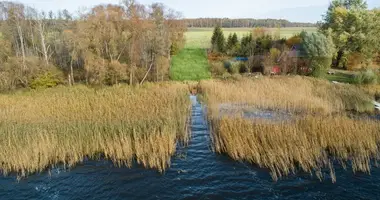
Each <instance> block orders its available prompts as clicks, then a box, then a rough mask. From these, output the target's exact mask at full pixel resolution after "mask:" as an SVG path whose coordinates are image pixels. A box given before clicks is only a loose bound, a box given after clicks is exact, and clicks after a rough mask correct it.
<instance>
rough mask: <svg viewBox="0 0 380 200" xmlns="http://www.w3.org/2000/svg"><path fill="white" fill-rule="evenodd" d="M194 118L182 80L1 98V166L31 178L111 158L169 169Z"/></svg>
mask: <svg viewBox="0 0 380 200" xmlns="http://www.w3.org/2000/svg"><path fill="white" fill-rule="evenodd" d="M189 115H190V100H189V97H188V86H187V85H185V84H177V83H161V84H147V85H145V86H143V87H140V88H135V87H128V86H118V87H112V88H106V89H97V90H94V89H89V88H86V87H82V86H78V87H74V88H58V89H50V90H45V91H34V92H28V93H20V94H13V95H0V169H1V170H2V171H3V173H4V174H7V173H9V172H18V173H19V175H20V176H26V175H28V174H30V173H35V172H40V171H42V170H44V169H46V168H47V167H49V166H51V165H55V164H59V163H63V164H65V165H67V166H68V167H71V166H73V165H75V164H76V163H78V162H82V160H83V159H84V157H90V158H94V159H95V158H97V157H99V155H104V156H105V158H107V159H111V160H112V161H113V162H114V163H115V164H116V165H119V166H131V164H132V162H133V160H136V161H137V162H138V163H139V164H142V165H143V166H145V167H147V168H154V169H157V170H158V171H161V172H162V171H164V170H165V169H166V168H167V167H168V166H169V164H170V158H171V156H172V155H173V154H174V152H175V148H176V144H177V142H181V143H186V142H187V141H188V139H189V133H188V131H187V126H188V118H189Z"/></svg>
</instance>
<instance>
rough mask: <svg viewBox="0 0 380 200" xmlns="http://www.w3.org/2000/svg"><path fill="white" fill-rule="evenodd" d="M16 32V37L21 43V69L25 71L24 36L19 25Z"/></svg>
mask: <svg viewBox="0 0 380 200" xmlns="http://www.w3.org/2000/svg"><path fill="white" fill-rule="evenodd" d="M17 31H18V35H19V37H20V42H21V53H22V66H23V69H24V70H25V69H26V65H25V46H24V36H23V35H22V30H21V26H20V25H19V24H17Z"/></svg>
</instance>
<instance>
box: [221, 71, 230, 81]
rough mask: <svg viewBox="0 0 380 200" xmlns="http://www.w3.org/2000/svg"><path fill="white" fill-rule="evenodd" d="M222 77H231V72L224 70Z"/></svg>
mask: <svg viewBox="0 0 380 200" xmlns="http://www.w3.org/2000/svg"><path fill="white" fill-rule="evenodd" d="M222 78H223V79H229V78H231V74H230V73H228V72H225V73H224V74H223V75H222Z"/></svg>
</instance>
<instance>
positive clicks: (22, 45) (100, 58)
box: [0, 0, 186, 91]
mask: <svg viewBox="0 0 380 200" xmlns="http://www.w3.org/2000/svg"><path fill="white" fill-rule="evenodd" d="M180 16H181V15H180V14H179V13H178V12H176V11H174V10H171V9H169V8H167V7H165V5H163V4H160V3H154V4H152V5H150V6H145V5H142V4H139V3H137V2H135V1H133V0H125V1H123V2H122V3H121V4H119V5H99V6H95V7H93V8H91V9H90V10H89V11H87V12H83V13H79V14H76V15H73V14H72V13H69V12H68V11H67V10H63V11H59V12H58V13H54V12H48V13H46V12H44V11H39V10H37V9H34V8H31V7H28V6H26V5H23V4H19V3H13V2H0V46H1V47H2V48H1V50H0V66H1V67H0V90H2V91H7V90H12V89H17V88H27V87H30V88H38V87H53V86H55V85H58V84H61V83H65V84H70V85H73V84H74V83H85V84H91V85H113V84H117V83H129V84H140V83H142V82H144V81H159V80H160V81H162V80H167V79H168V71H169V67H170V60H171V56H172V55H173V54H175V53H177V52H178V50H179V49H181V48H182V46H183V45H184V41H185V38H184V32H185V30H186V24H185V23H184V22H183V21H182V20H181V19H180Z"/></svg>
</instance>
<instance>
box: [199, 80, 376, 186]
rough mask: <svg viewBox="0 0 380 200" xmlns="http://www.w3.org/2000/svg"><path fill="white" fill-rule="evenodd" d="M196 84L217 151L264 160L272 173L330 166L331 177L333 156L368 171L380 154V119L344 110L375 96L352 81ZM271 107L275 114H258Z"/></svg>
mask: <svg viewBox="0 0 380 200" xmlns="http://www.w3.org/2000/svg"><path fill="white" fill-rule="evenodd" d="M200 87H201V90H202V94H203V99H204V100H205V101H206V102H207V105H208V114H209V116H208V118H209V121H210V124H211V129H212V136H213V145H214V148H215V151H216V152H217V153H226V154H228V155H229V156H230V157H231V158H233V159H235V160H239V161H248V162H250V163H252V164H255V165H258V166H260V167H264V168H268V169H269V170H270V171H271V175H272V177H273V179H274V180H278V179H279V178H281V177H283V176H287V175H289V174H294V173H297V172H298V171H300V170H301V171H305V172H309V173H311V174H315V175H316V176H317V177H318V178H320V179H322V178H323V177H324V176H325V174H323V173H322V171H323V170H324V169H328V170H330V175H329V177H331V179H332V181H333V182H334V181H335V174H334V167H333V164H334V163H340V164H341V165H342V166H343V167H346V166H351V167H352V170H353V171H354V172H357V171H361V172H368V173H369V172H370V166H371V159H375V160H377V159H378V158H380V157H379V156H380V154H379V151H378V149H379V148H380V146H379V145H378V144H379V142H380V125H379V124H378V122H375V121H372V120H369V119H353V118H350V117H348V114H347V112H346V111H354V112H372V111H373V109H374V108H373V105H372V104H371V101H372V98H371V97H370V96H369V95H367V94H366V93H365V92H364V91H362V90H361V89H359V88H357V87H355V86H351V85H335V84H331V83H329V82H327V81H324V80H318V79H312V78H306V77H276V78H268V77H265V78H261V79H258V80H249V79H242V80H240V81H233V82H231V81H229V82H228V81H202V82H201V83H200ZM268 110H269V111H273V113H277V114H278V115H280V117H279V119H280V120H274V119H272V116H270V115H269V117H268V115H262V116H260V115H258V113H260V112H263V113H265V112H267V111H268ZM269 111H268V112H267V113H270V112H269ZM247 113H253V115H251V116H253V117H249V116H250V115H247ZM281 115H282V116H281Z"/></svg>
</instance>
